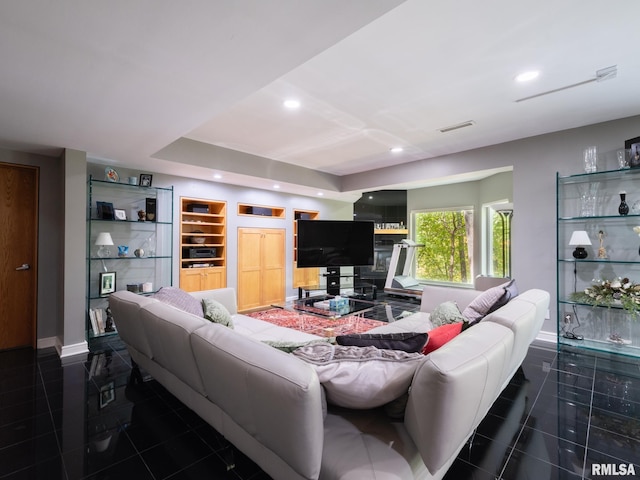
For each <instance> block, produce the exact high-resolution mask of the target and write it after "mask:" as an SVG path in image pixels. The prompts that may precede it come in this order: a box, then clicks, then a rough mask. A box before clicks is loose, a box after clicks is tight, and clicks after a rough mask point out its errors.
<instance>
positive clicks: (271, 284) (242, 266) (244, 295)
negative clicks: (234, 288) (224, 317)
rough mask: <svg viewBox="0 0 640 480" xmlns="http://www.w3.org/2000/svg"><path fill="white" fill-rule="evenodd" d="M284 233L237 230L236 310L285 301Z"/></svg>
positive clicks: (252, 229) (281, 230)
mask: <svg viewBox="0 0 640 480" xmlns="http://www.w3.org/2000/svg"><path fill="white" fill-rule="evenodd" d="M285 270H286V269H285V230H284V229H280V228H238V310H240V311H242V310H251V309H254V308H259V307H264V306H269V305H272V304H276V303H283V302H284V300H285V294H284V290H285V282H284V279H285Z"/></svg>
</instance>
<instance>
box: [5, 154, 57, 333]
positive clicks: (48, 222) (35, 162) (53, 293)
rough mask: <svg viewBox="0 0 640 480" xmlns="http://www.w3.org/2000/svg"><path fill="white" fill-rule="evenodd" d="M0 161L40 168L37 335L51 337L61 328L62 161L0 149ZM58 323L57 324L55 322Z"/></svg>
mask: <svg viewBox="0 0 640 480" xmlns="http://www.w3.org/2000/svg"><path fill="white" fill-rule="evenodd" d="M0 162H4V163H13V164H17V165H30V166H35V167H38V168H39V170H40V190H39V192H38V196H39V205H38V218H39V221H38V300H37V308H38V320H37V329H38V332H37V337H38V338H49V337H55V336H56V332H57V329H58V328H59V327H62V318H63V314H62V298H63V281H62V278H63V277H62V266H61V262H60V259H61V258H62V251H63V230H62V229H61V228H60V225H61V224H62V218H63V216H64V200H63V198H64V181H63V178H62V161H61V160H60V159H59V158H52V157H45V156H43V155H36V154H31V153H22V152H15V151H12V150H2V149H0ZM56 321H59V322H60V325H58V324H56Z"/></svg>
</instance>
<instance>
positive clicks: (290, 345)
mask: <svg viewBox="0 0 640 480" xmlns="http://www.w3.org/2000/svg"><path fill="white" fill-rule="evenodd" d="M329 340H330V339H329V338H321V339H318V340H308V341H306V342H292V341H286V340H262V343H266V344H267V345H269V346H270V347H273V348H277V349H278V350H282V351H283V352H285V353H291V352H293V351H294V350H297V349H299V348H300V347H306V346H307V345H313V344H316V343H328V342H329Z"/></svg>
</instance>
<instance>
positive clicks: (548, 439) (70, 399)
mask: <svg viewBox="0 0 640 480" xmlns="http://www.w3.org/2000/svg"><path fill="white" fill-rule="evenodd" d="M415 308H417V305H416V304H415V303H413V304H411V303H408V304H403V303H402V302H400V303H397V304H394V307H393V309H394V313H398V312H401V311H402V310H403V309H407V310H413V309H415ZM385 314H386V313H385ZM94 350H95V351H94V352H92V353H91V354H90V355H89V357H88V358H87V359H86V360H82V361H80V360H75V361H73V360H71V361H68V362H65V364H64V365H63V364H61V361H60V359H59V358H58V356H57V354H56V353H55V351H54V350H53V349H45V350H40V351H35V352H34V351H33V350H31V349H22V350H13V351H5V352H0V478H3V479H5V478H6V479H47V480H49V479H52V480H53V479H69V480H75V479H83V478H89V479H110V478H118V479H120V480H126V479H136V480H137V479H165V478H170V479H203V478H210V479H253V480H263V479H267V478H268V476H267V475H266V474H264V473H263V472H262V471H261V470H260V469H259V468H258V467H257V466H256V465H255V464H254V463H253V462H252V461H251V460H249V459H248V458H246V457H245V456H244V455H242V454H241V453H240V452H238V451H237V450H236V449H235V448H233V447H230V446H228V445H226V444H225V443H224V441H223V440H222V438H220V436H219V435H218V434H217V432H216V431H215V430H213V429H212V428H211V427H209V426H208V425H207V424H205V423H204V422H203V421H202V420H201V419H200V418H198V417H197V415H195V414H194V413H193V412H192V411H191V410H189V409H188V408H186V407H185V406H184V405H182V404H181V403H180V402H179V401H178V400H176V399H175V397H173V396H172V395H171V394H170V393H168V392H167V391H166V390H165V389H164V388H163V387H162V386H160V385H159V384H158V383H157V382H156V381H155V380H153V379H151V378H147V381H146V382H145V383H143V384H142V385H135V386H128V375H129V371H130V367H129V365H130V360H129V356H128V354H127V352H126V350H125V349H124V348H123V345H122V344H121V342H120V341H119V340H118V338H117V337H110V338H108V339H106V340H105V341H104V342H103V343H102V344H101V345H98V346H96V347H95V349H94ZM231 459H233V460H231ZM232 461H233V462H234V463H235V468H232V469H228V468H227V465H228V464H229V463H231V462H232ZM628 464H631V465H633V466H632V467H628ZM600 465H603V467H602V468H613V465H615V468H616V469H617V472H618V473H620V472H621V468H622V467H620V465H624V468H625V470H627V471H629V470H630V468H633V469H634V470H635V476H633V475H632V476H630V477H627V478H636V477H638V478H640V362H639V361H638V360H637V359H629V358H626V357H617V356H613V355H601V354H595V353H593V352H589V351H579V350H576V349H565V348H563V349H561V350H560V351H556V349H555V348H549V347H548V346H545V345H534V346H532V347H531V349H530V351H529V354H528V356H527V358H526V359H525V361H524V363H523V365H522V369H521V371H519V372H518V374H517V375H516V376H515V377H514V379H513V380H512V381H511V383H510V384H509V386H508V387H507V388H506V389H505V391H504V392H503V393H502V395H501V396H500V398H499V399H498V400H497V401H496V403H495V404H494V406H493V408H492V409H491V412H490V413H489V415H488V416H487V418H486V419H485V420H484V422H483V423H482V424H481V426H480V427H479V428H478V431H477V433H476V434H475V436H474V437H473V438H472V440H471V441H470V442H469V444H468V446H467V447H465V448H464V449H463V450H462V452H461V453H460V455H459V457H458V460H457V461H456V463H455V464H454V465H453V466H452V468H451V470H450V472H449V473H448V474H447V476H446V477H445V478H446V479H447V480H463V479H483V480H484V479H487V480H488V479H506V480H522V479H536V480H539V479H571V480H573V479H582V478H593V479H598V478H614V476H612V475H610V476H606V475H600V476H598V475H594V474H592V469H593V468H596V469H597V468H600ZM594 466H595V467H594ZM602 472H603V470H600V473H602ZM594 473H598V472H597V471H594ZM610 473H614V472H613V471H610ZM615 478H617V476H616V477H615Z"/></svg>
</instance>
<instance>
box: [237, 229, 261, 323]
mask: <svg viewBox="0 0 640 480" xmlns="http://www.w3.org/2000/svg"><path fill="white" fill-rule="evenodd" d="M261 245H262V230H261V229H259V228H239V229H238V310H248V309H251V308H257V307H260V306H262V294H261V292H260V288H261V284H262V282H261V276H262V253H261Z"/></svg>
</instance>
